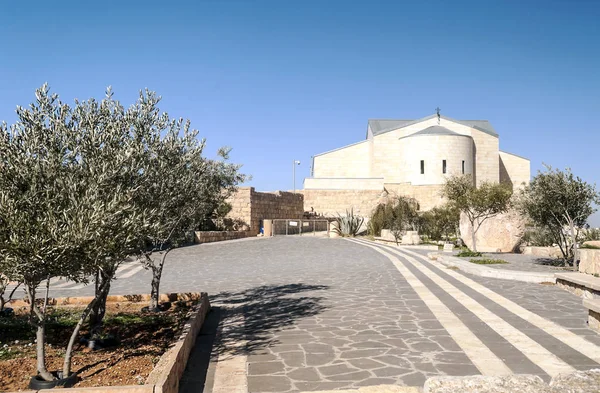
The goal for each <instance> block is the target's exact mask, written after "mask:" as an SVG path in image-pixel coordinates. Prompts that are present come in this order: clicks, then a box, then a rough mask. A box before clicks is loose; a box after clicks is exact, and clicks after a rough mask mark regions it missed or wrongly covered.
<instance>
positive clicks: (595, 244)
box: [583, 240, 600, 247]
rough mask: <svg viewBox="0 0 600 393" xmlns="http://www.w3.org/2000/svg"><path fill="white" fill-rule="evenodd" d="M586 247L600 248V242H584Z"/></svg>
mask: <svg viewBox="0 0 600 393" xmlns="http://www.w3.org/2000/svg"><path fill="white" fill-rule="evenodd" d="M583 245H584V246H592V247H600V240H588V241H587V242H583Z"/></svg>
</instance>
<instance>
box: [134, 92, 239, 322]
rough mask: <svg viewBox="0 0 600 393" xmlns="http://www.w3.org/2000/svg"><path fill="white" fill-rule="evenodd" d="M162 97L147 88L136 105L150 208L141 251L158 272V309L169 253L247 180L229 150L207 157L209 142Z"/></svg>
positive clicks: (154, 301) (141, 198)
mask: <svg viewBox="0 0 600 393" xmlns="http://www.w3.org/2000/svg"><path fill="white" fill-rule="evenodd" d="M159 102H160V97H159V96H158V95H156V93H154V92H151V91H146V92H145V93H141V94H140V99H139V101H138V103H137V104H136V105H135V106H134V114H135V115H134V119H133V121H132V128H133V132H134V133H135V134H136V140H137V141H138V143H139V146H138V147H137V148H136V149H137V150H139V151H144V152H145V154H144V158H143V170H142V180H141V187H140V189H139V191H138V192H137V199H136V204H138V205H139V206H143V207H145V208H147V209H146V211H145V213H144V214H143V222H144V226H145V228H146V230H145V234H144V237H143V240H144V243H145V246H144V247H143V248H142V249H141V250H140V253H141V256H142V258H141V259H142V262H143V264H144V266H145V267H146V268H147V269H149V270H150V271H151V272H152V283H151V293H150V295H151V296H150V297H151V301H150V309H151V310H158V307H159V297H160V280H161V276H162V272H163V268H164V265H165V260H166V257H167V255H168V254H169V252H170V251H171V250H172V249H173V248H175V247H178V246H180V245H182V244H184V243H185V242H187V241H188V239H189V237H188V234H189V233H190V231H192V230H193V229H195V228H196V227H198V226H199V225H200V223H201V222H202V221H203V220H204V219H205V218H206V217H209V216H210V215H211V214H212V213H213V212H214V210H215V209H216V208H217V207H218V206H219V205H220V204H222V203H223V202H224V200H225V199H226V198H227V197H229V196H230V195H231V193H232V192H233V191H234V190H235V188H236V186H237V184H239V183H240V182H243V181H244V180H245V176H244V175H242V174H240V173H239V168H240V166H239V165H234V164H231V163H229V162H227V159H228V154H229V149H226V148H223V149H220V150H219V151H218V155H219V157H220V159H217V160H209V159H207V158H206V157H204V156H203V155H202V154H203V151H204V147H205V141H204V140H199V139H198V131H197V130H195V129H192V128H191V127H190V122H189V120H188V121H184V120H183V119H171V118H170V117H169V115H168V114H167V113H164V112H160V110H159V108H158V103H159Z"/></svg>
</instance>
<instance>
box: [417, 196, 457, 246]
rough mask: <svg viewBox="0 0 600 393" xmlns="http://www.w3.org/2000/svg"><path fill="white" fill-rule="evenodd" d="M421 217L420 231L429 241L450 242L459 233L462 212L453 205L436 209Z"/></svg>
mask: <svg viewBox="0 0 600 393" xmlns="http://www.w3.org/2000/svg"><path fill="white" fill-rule="evenodd" d="M420 217H421V222H420V224H421V225H420V229H419V231H420V233H421V234H422V235H424V236H426V237H427V238H428V239H429V240H448V239H450V238H452V237H456V234H457V233H458V225H459V221H460V211H459V210H458V209H457V208H456V207H454V206H453V205H450V204H446V205H443V206H439V207H434V208H433V209H431V210H429V211H426V212H424V213H422V214H421V215H420Z"/></svg>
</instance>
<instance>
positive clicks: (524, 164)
mask: <svg viewBox="0 0 600 393" xmlns="http://www.w3.org/2000/svg"><path fill="white" fill-rule="evenodd" d="M499 156H500V161H499V165H500V181H501V182H508V183H510V184H512V185H513V188H514V189H517V188H520V187H522V186H523V185H527V184H529V181H530V178H531V165H530V162H529V160H527V159H525V158H523V157H519V156H516V155H514V154H510V153H505V152H503V151H501V152H500V153H499Z"/></svg>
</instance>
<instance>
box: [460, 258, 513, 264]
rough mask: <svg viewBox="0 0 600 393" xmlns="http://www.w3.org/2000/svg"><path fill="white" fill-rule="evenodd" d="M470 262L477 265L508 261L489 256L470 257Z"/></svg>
mask: <svg viewBox="0 0 600 393" xmlns="http://www.w3.org/2000/svg"><path fill="white" fill-rule="evenodd" d="M469 262H471V263H476V264H478V265H500V264H503V263H508V262H506V261H503V260H502V259H491V258H483V259H471V260H469Z"/></svg>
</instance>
